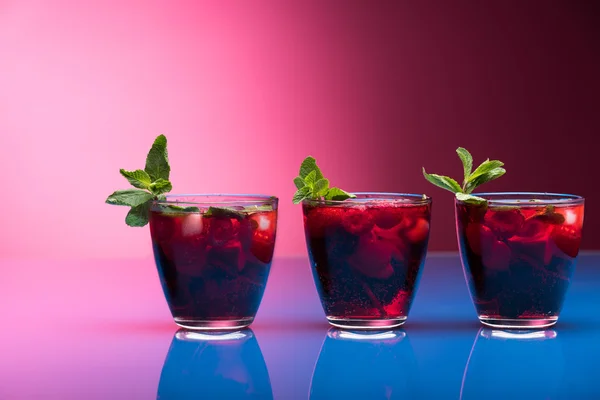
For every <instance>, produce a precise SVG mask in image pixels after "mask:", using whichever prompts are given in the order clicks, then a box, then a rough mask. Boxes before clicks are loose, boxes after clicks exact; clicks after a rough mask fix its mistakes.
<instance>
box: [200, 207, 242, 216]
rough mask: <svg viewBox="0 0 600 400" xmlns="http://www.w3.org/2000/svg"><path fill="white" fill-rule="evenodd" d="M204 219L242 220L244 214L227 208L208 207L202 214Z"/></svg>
mask: <svg viewBox="0 0 600 400" xmlns="http://www.w3.org/2000/svg"><path fill="white" fill-rule="evenodd" d="M204 216H205V217H225V218H235V219H243V218H244V214H243V213H242V212H241V210H236V209H234V208H229V207H208V210H206V212H205V213H204Z"/></svg>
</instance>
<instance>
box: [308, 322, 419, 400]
mask: <svg viewBox="0 0 600 400" xmlns="http://www.w3.org/2000/svg"><path fill="white" fill-rule="evenodd" d="M416 372H417V365H416V360H415V356H414V353H413V349H412V347H411V345H410V341H409V340H408V336H407V335H406V333H405V332H403V331H388V332H364V331H363V332H359V333H357V332H352V331H343V330H339V329H334V328H332V329H330V330H329V332H327V336H326V337H325V341H324V342H323V346H322V348H321V353H320V354H319V360H318V361H317V365H316V366H315V371H314V373H313V377H312V382H311V387H310V399H311V400H315V399H337V398H340V399H393V398H398V399H400V398H401V399H406V398H415V397H418V396H416V393H415V390H416V389H415V387H416V386H417V385H416V384H417V382H416Z"/></svg>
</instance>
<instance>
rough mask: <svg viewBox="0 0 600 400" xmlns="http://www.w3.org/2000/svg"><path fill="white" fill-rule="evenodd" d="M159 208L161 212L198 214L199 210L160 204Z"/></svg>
mask: <svg viewBox="0 0 600 400" xmlns="http://www.w3.org/2000/svg"><path fill="white" fill-rule="evenodd" d="M160 208H161V210H162V211H163V212H167V213H168V212H182V213H185V212H188V213H199V212H200V209H199V208H198V207H181V206H177V205H175V204H166V205H164V204H161V205H160Z"/></svg>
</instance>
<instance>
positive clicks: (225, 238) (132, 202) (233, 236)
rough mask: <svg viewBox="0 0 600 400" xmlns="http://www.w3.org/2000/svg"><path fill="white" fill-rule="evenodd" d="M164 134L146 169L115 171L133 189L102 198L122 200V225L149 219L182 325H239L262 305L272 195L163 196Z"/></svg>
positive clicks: (272, 229)
mask: <svg viewBox="0 0 600 400" xmlns="http://www.w3.org/2000/svg"><path fill="white" fill-rule="evenodd" d="M170 171H171V167H170V164H169V158H168V153H167V139H166V137H165V136H164V135H160V136H158V137H157V138H156V139H155V141H154V143H153V145H152V148H151V149H150V151H149V153H148V156H147V158H146V165H145V167H144V169H138V170H131V171H129V170H125V169H121V170H120V173H121V175H122V176H123V177H124V178H125V179H127V181H128V182H129V183H130V184H131V185H132V186H133V187H134V189H126V190H118V191H116V192H114V193H112V194H111V195H110V196H108V198H107V199H106V202H107V203H108V204H112V205H119V206H127V207H130V210H129V212H128V214H127V216H126V217H125V223H126V224H127V225H129V226H132V227H143V226H145V225H147V224H148V222H149V223H150V232H151V237H152V246H153V249H154V257H155V261H156V266H157V268H158V273H159V277H160V281H161V285H162V288H163V291H164V294H165V297H166V299H167V303H168V305H169V308H170V310H171V313H172V315H173V318H174V320H175V322H176V323H177V324H178V325H179V326H182V327H184V328H188V329H207V330H211V329H213V330H214V329H217V330H221V329H239V328H242V327H246V326H248V325H250V324H251V323H252V321H253V320H254V317H255V315H256V312H257V310H258V307H259V305H260V302H261V299H262V296H263V293H264V290H265V286H266V282H267V278H268V276H269V271H270V267H271V261H272V258H273V250H274V247H275V235H276V231H277V205H278V199H277V198H276V197H273V196H265V195H243V194H198V195H166V193H168V192H170V191H171V189H172V184H171V182H170V181H169V175H170Z"/></svg>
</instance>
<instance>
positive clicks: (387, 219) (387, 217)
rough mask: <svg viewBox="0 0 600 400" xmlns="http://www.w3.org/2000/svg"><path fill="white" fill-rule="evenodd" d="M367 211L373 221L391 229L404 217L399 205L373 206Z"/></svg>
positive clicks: (381, 226)
mask: <svg viewBox="0 0 600 400" xmlns="http://www.w3.org/2000/svg"><path fill="white" fill-rule="evenodd" d="M369 213H370V214H371V217H372V219H373V223H374V224H375V225H377V226H378V227H379V228H382V229H391V228H393V227H394V226H396V225H398V224H399V223H400V222H401V221H402V219H403V218H404V217H403V214H402V212H401V209H400V208H399V207H375V208H371V209H369Z"/></svg>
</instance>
